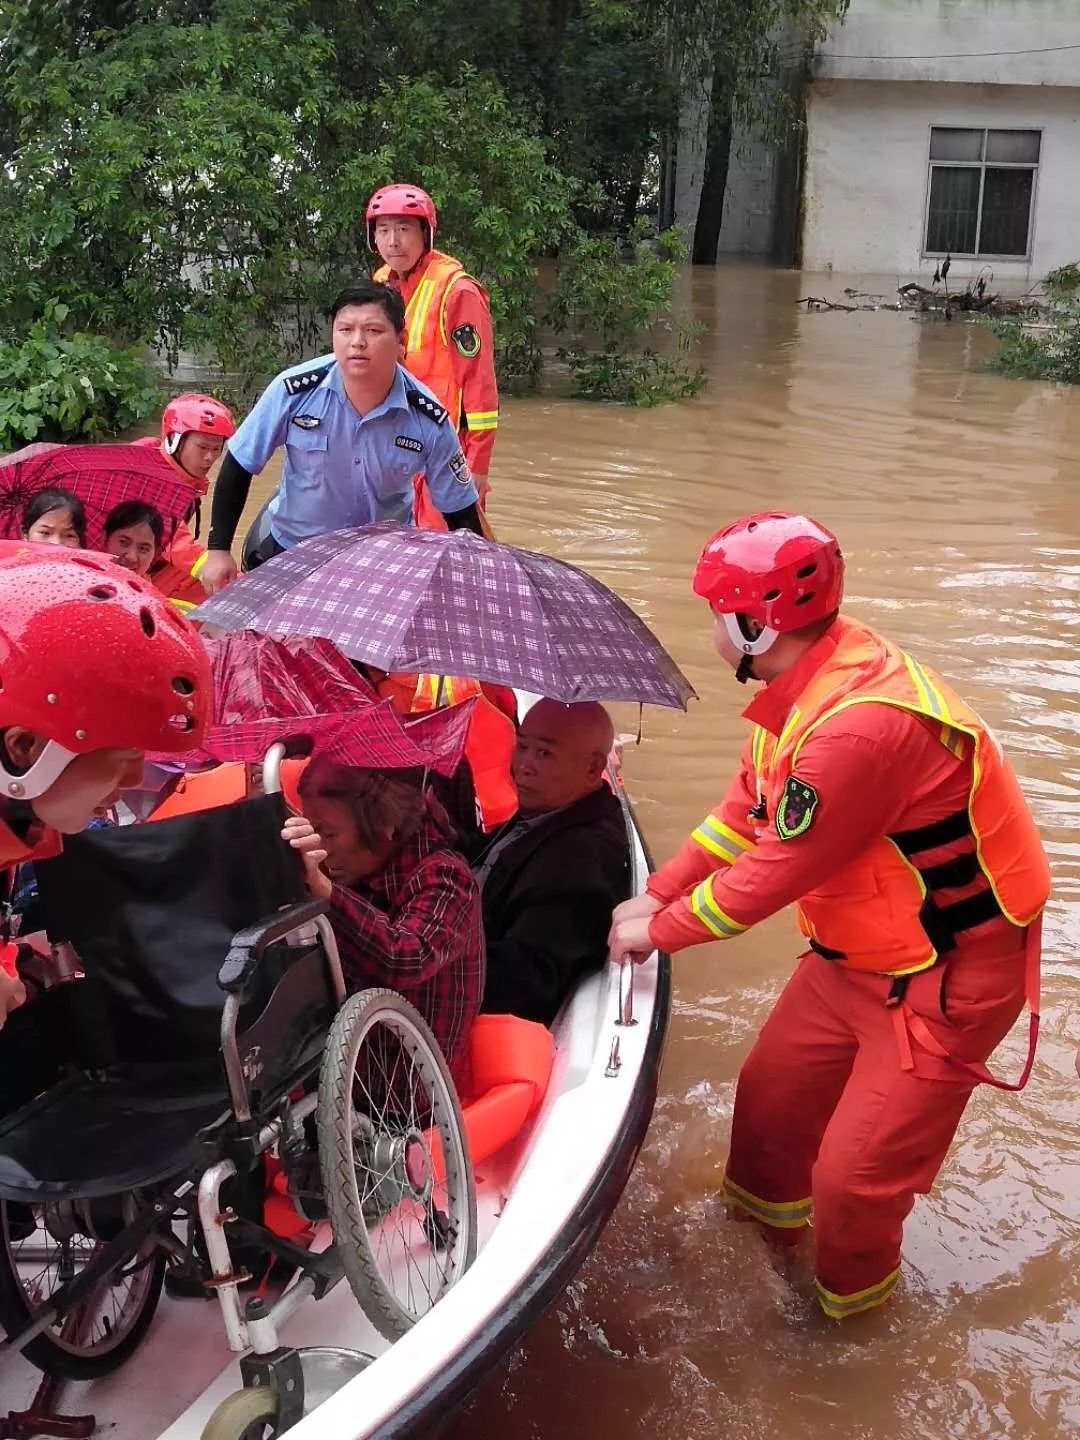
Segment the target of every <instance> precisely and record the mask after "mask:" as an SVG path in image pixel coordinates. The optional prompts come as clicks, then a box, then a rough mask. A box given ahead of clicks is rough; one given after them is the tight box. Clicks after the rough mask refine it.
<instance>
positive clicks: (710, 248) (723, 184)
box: [690, 76, 731, 265]
mask: <svg viewBox="0 0 1080 1440" xmlns="http://www.w3.org/2000/svg"><path fill="white" fill-rule="evenodd" d="M721 85H722V81H721V80H720V78H719V76H716V77H714V79H713V103H712V109H711V111H710V114H709V138H708V141H707V143H706V149H705V179H704V181H703V183H702V186H701V201H700V203H699V205H698V213H697V223H696V224H695V226H694V243H693V246H692V247H691V252H690V258H691V260H692V261H693V263H694V264H695V265H715V264H716V250H717V246H718V245H719V244H720V227H721V225H722V224H723V221H724V197H725V195H726V194H727V177H728V164H729V162H730V160H731V107H730V105H729V104H728V102H727V97H726V96H725V95H724V94H723V93H722V92H721V93H718V91H719V89H720V86H721Z"/></svg>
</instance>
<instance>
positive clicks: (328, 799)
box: [282, 757, 484, 1083]
mask: <svg viewBox="0 0 1080 1440" xmlns="http://www.w3.org/2000/svg"><path fill="white" fill-rule="evenodd" d="M299 790H300V800H301V803H302V805H303V808H304V814H303V815H299V816H293V817H292V818H290V819H289V820H287V821H286V822H285V828H284V830H283V831H282V834H283V836H284V838H285V839H286V840H287V841H288V842H289V844H290V845H292V846H293V848H294V849H295V850H298V851H299V852H300V854H301V856H302V857H303V860H304V865H305V867H306V870H307V883H308V889H309V890H310V891H311V893H312V894H313V895H316V896H319V897H320V898H323V899H326V900H329V902H330V915H329V918H330V923H331V924H332V925H333V927H334V934H335V935H336V936H337V942H338V947H339V949H340V951H341V967H342V970H343V972H344V975H345V984H346V986H347V988H348V990H349V992H350V993H352V992H354V991H357V990H363V989H365V988H367V987H369V986H373V987H378V986H386V987H388V988H389V989H391V990H396V991H398V992H399V993H400V994H402V995H404V996H405V998H406V999H407V1000H409V1001H410V1002H411V1003H412V1004H413V1005H415V1006H416V1008H417V1010H419V1012H420V1014H421V1015H422V1016H423V1017H424V1019H425V1020H426V1021H427V1023H428V1025H429V1026H430V1027H431V1030H432V1033H433V1034H434V1036H435V1038H436V1040H437V1041H438V1042H439V1045H440V1047H441V1049H442V1052H443V1054H444V1055H445V1056H446V1061H447V1064H448V1065H449V1067H450V1073H451V1074H452V1075H453V1077H454V1080H455V1082H458V1083H460V1082H461V1081H462V1079H463V1069H464V1066H465V1062H466V1060H467V1057H468V1040H469V1031H470V1030H471V1028H472V1023H473V1020H474V1019H475V1018H476V1013H477V1011H478V1010H479V1008H480V995H481V992H482V990H483V985H484V935H483V929H482V926H481V922H480V896H479V892H478V890H477V886H476V881H475V880H474V879H473V877H472V874H471V873H470V871H469V867H468V865H467V863H466V862H465V860H464V859H462V857H461V856H460V855H459V854H458V853H457V851H456V850H455V849H454V848H453V835H452V833H451V829H452V827H451V826H450V822H449V820H448V819H447V817H446V815H445V813H444V812H441V809H440V807H438V806H437V805H436V804H435V802H434V801H433V800H432V799H431V797H430V796H429V795H428V794H426V793H425V791H424V789H423V786H422V775H421V772H420V771H409V770H365V769H361V768H359V767H356V766H347V765H337V764H334V763H333V762H332V761H329V760H326V759H324V758H322V757H316V758H315V759H314V760H313V761H312V762H311V764H310V765H309V766H308V767H307V769H306V770H305V771H304V773H303V775H302V776H301V777H300V786H299Z"/></svg>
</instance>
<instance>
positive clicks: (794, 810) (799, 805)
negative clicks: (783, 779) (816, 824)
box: [776, 775, 819, 840]
mask: <svg viewBox="0 0 1080 1440" xmlns="http://www.w3.org/2000/svg"><path fill="white" fill-rule="evenodd" d="M818 799H819V796H818V793H817V791H816V790H815V789H814V787H813V785H808V784H807V783H806V781H805V780H800V779H799V778H798V776H796V775H789V776H788V778H787V783H786V784H785V786H784V793H783V795H781V796H780V804H779V805H778V806H777V807H776V833H777V835H779V837H780V839H781V840H794V839H796V837H797V836H799V835H805V834H806V832H807V830H809V829H810V826H811V825H812V824H813V821H814V811H815V810H816V809H817V805H818Z"/></svg>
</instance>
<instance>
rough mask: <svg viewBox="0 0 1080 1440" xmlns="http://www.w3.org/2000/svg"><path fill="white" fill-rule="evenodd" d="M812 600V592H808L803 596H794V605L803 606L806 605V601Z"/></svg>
mask: <svg viewBox="0 0 1080 1440" xmlns="http://www.w3.org/2000/svg"><path fill="white" fill-rule="evenodd" d="M813 598H814V592H813V590H808V591H807V592H806V594H805V595H796V597H795V604H796V605H805V604H807V602H808V601H810V600H813Z"/></svg>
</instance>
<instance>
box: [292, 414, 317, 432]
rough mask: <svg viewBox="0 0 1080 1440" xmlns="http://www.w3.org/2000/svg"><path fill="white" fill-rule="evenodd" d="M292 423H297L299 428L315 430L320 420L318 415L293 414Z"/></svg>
mask: <svg viewBox="0 0 1080 1440" xmlns="http://www.w3.org/2000/svg"><path fill="white" fill-rule="evenodd" d="M292 423H293V424H294V425H298V426H299V427H300V429H301V430H317V429H318V428H319V425H320V424H321V421H320V420H319V417H318V415H294V416H293V422H292Z"/></svg>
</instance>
